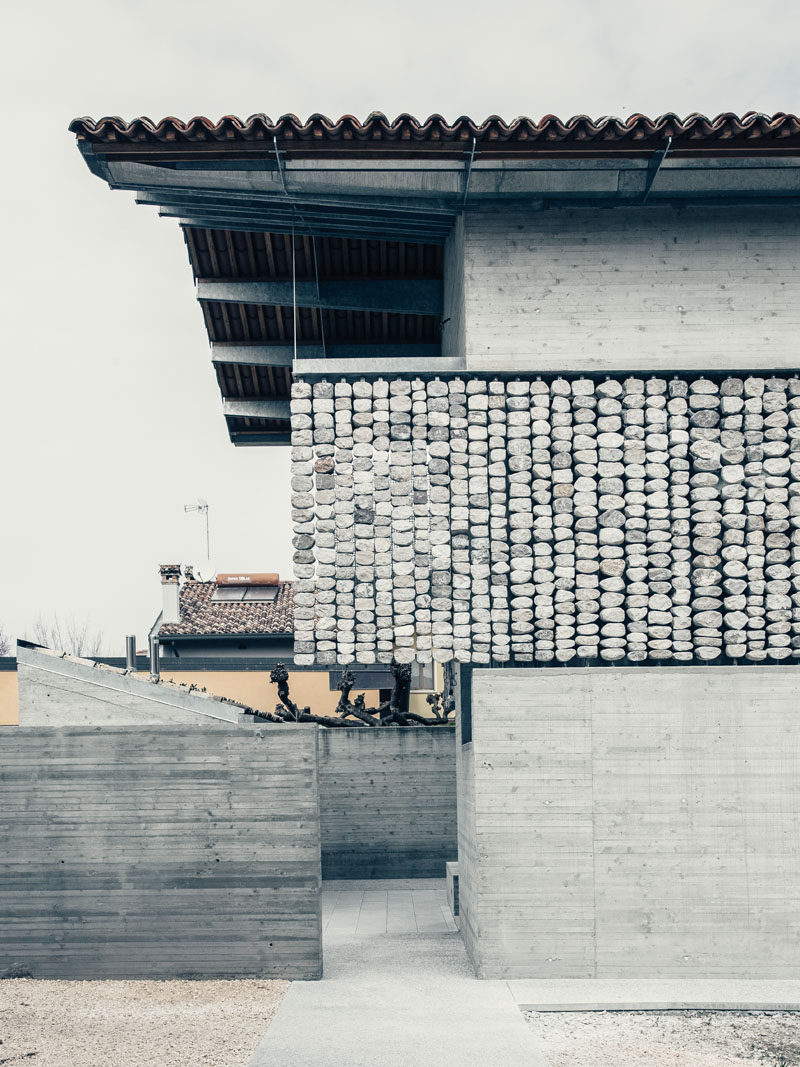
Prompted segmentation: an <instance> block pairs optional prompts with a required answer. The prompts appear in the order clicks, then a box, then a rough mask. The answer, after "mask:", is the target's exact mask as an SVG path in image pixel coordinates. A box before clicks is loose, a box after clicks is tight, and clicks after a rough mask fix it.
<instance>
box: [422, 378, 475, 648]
mask: <svg viewBox="0 0 800 1067" xmlns="http://www.w3.org/2000/svg"><path fill="white" fill-rule="evenodd" d="M447 411H448V416H449V419H450V447H451V448H452V453H451V452H450V449H449V448H448V451H447V453H446V454H445V455H443V457H442V458H441V459H439V460H438V461H436V462H439V463H441V468H442V472H443V479H442V484H443V485H446V486H447V488H448V491H449V493H450V503H449V509H450V510H449V514H448V511H447V508H448V504H446V503H443V504H442V505H441V514H440V515H439V516H438V518H437V522H439V523H440V524H441V526H440V529H441V530H445V531H447V534H448V537H449V542H448V543H449V545H450V551H451V557H450V559H451V566H452V592H451V596H452V603H453V612H452V627H453V657H454V658H455V659H457V660H458V661H459V662H461V663H469V662H470V660H471V656H472V578H471V575H470V570H469V478H468V474H467V470H468V468H467V429H468V422H467V394H466V387H465V385H464V383H463V381H461V379H459V378H457V379H455V381H451V382H449V383H448V385H447ZM430 447H431V448H433V445H431V446H430ZM441 447H442V448H445V447H447V446H446V445H445V444H442V445H441ZM451 461H452V466H451ZM433 462H434V460H431V463H432V464H433ZM451 529H452V533H451V532H450V531H451ZM442 544H443V545H446V543H445V542H442ZM442 562H445V559H444V557H443V559H442ZM436 647H437V649H438V651H439V656H438V657H437V658H441V657H444V656H445V654H446V652H447V649H446V647H442V646H439V645H437V646H436Z"/></svg>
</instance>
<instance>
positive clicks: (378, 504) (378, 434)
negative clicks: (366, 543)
mask: <svg viewBox="0 0 800 1067" xmlns="http://www.w3.org/2000/svg"><path fill="white" fill-rule="evenodd" d="M372 418H373V422H372V490H373V499H374V502H375V569H374V586H375V648H376V653H375V658H376V660H377V661H378V663H390V662H391V659H392V654H393V651H394V634H393V628H392V618H393V601H392V588H393V585H394V582H393V578H392V575H393V568H392V491H391V481H390V477H389V449H390V444H391V442H390V439H389V383H388V382H387V381H385V380H384V379H383V378H378V379H377V380H375V381H373V383H372Z"/></svg>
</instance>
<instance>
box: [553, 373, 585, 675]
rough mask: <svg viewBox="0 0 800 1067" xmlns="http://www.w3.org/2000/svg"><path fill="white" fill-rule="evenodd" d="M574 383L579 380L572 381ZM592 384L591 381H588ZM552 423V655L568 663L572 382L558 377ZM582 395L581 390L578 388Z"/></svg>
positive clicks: (571, 640)
mask: <svg viewBox="0 0 800 1067" xmlns="http://www.w3.org/2000/svg"><path fill="white" fill-rule="evenodd" d="M573 384H575V385H579V384H580V383H578V382H575V383H573ZM589 384H591V383H589ZM550 391H551V408H552V414H551V417H550V421H551V423H552V426H553V431H552V444H551V446H550V453H551V459H550V462H551V465H552V468H553V488H552V493H553V575H554V578H555V580H554V583H553V584H554V586H555V588H554V591H553V624H554V630H553V634H554V638H553V639H554V642H555V657H556V660H557V661H558V662H559V663H569V661H570V660H571V659H574V658H575V655H576V647H577V646H576V640H575V637H576V634H575V625H576V620H575V530H574V527H573V514H572V508H573V503H572V496H573V493H574V492H575V472H574V470H573V466H572V436H573V433H572V423H573V412H572V394H573V390H572V386H571V385H570V383H569V382H568V381H565V380H564V379H563V378H557V379H556V380H555V381H554V382H553V383H552V385H551V387H550ZM581 395H583V394H582V391H581Z"/></svg>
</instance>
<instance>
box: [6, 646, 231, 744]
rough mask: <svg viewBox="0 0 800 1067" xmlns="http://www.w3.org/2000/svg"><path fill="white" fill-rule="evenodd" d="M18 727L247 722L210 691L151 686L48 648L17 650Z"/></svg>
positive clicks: (145, 679) (133, 676) (162, 684)
mask: <svg viewBox="0 0 800 1067" xmlns="http://www.w3.org/2000/svg"><path fill="white" fill-rule="evenodd" d="M17 672H18V681H19V722H20V726H80V725H93V726H136V725H142V724H143V723H154V724H155V723H165V724H166V723H186V724H197V723H198V722H200V723H210V722H220V723H236V722H243V721H247V720H246V717H245V716H244V715H243V714H242V709H241V708H240V707H238V706H237V705H235V704H228V703H226V702H224V701H222V700H220V698H219V697H218V696H215V695H214V694H213V693H202V692H199V691H197V690H195V691H190V690H189V689H188V688H182V687H181V686H179V685H176V684H174V683H172V682H166V681H164V682H158V683H154V682H151V681H150V679H149V677H147V676H142V675H140V674H129V673H128V672H127V671H125V670H122V669H120V668H119V667H109V666H107V665H106V664H104V663H98V662H96V661H95V660H88V659H79V658H78V657H75V656H67V655H65V654H63V653H60V652H53V651H50V650H49V649H31V648H26V647H24V646H22V645H20V646H19V648H18V650H17Z"/></svg>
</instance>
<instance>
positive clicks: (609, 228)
mask: <svg viewBox="0 0 800 1067" xmlns="http://www.w3.org/2000/svg"><path fill="white" fill-rule="evenodd" d="M799 243H800V210H798V209H797V208H796V207H785V206H776V207H769V206H765V207H748V208H730V207H719V208H712V207H691V208H680V209H673V208H664V207H648V208H645V209H642V208H630V209H625V208H621V209H616V210H613V211H597V210H593V209H584V210H579V209H575V210H569V209H567V210H552V209H551V210H547V211H532V210H529V209H527V208H526V207H524V206H519V207H512V206H503V207H499V208H495V209H486V210H475V209H470V210H468V211H467V213H466V215H465V234H464V258H465V263H464V293H465V302H466V310H465V315H466V323H465V331H464V336H465V352H466V365H467V368H468V369H469V370H472V371H476V370H483V371H487V370H488V371H493V372H498V371H500V372H509V371H511V372H513V371H523V372H530V371H540V370H541V371H558V372H570V371H602V370H610V371H626V370H652V371H655V372H658V371H663V370H664V369H669V371H681V370H701V371H702V370H710V369H712V368H714V367H725V368H727V369H730V370H735V369H749V370H752V369H754V368H757V367H762V366H763V367H769V368H771V369H773V370H778V369H779V368H784V369H788V370H795V369H796V368H797V367H798V366H800V268H798V264H797V248H798V244H799Z"/></svg>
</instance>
